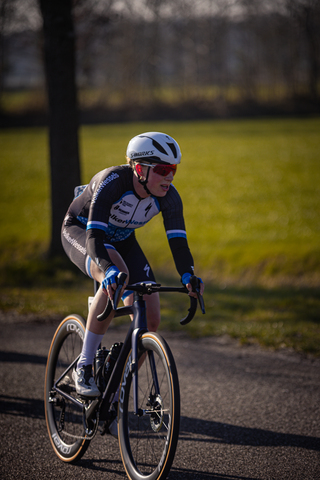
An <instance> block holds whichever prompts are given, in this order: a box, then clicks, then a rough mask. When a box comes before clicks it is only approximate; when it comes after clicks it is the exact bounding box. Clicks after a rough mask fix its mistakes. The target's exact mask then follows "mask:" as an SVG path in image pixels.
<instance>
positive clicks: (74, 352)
mask: <svg viewBox="0 0 320 480" xmlns="http://www.w3.org/2000/svg"><path fill="white" fill-rule="evenodd" d="M84 334H85V322H84V320H83V319H82V317H80V316H79V315H69V316H67V317H66V318H65V319H64V320H63V321H62V322H61V323H60V325H59V327H58V328H57V330H56V332H55V334H54V337H53V339H52V342H51V346H50V349H49V354H48V359H47V366H46V374H45V392H44V395H45V396H44V398H45V401H44V403H45V418H46V424H47V429H48V433H49V438H50V441H51V445H52V447H53V450H54V452H55V453H56V455H57V456H58V457H59V458H60V459H61V460H63V461H64V462H69V463H73V462H76V461H77V460H79V459H80V458H81V457H82V455H83V454H84V453H85V451H86V450H87V448H88V446H89V444H90V440H88V439H86V435H85V428H84V425H83V411H82V408H81V407H79V406H77V405H75V404H74V403H72V402H71V401H70V400H68V399H65V398H64V397H63V396H62V395H61V394H59V393H57V392H54V391H53V385H54V383H55V381H57V380H58V379H59V378H60V376H61V375H62V374H63V372H65V371H66V369H67V368H68V366H69V365H71V364H72V362H73V361H74V360H75V359H76V358H77V357H78V355H79V354H80V353H81V349H82V343H83V339H84ZM60 383H61V385H60V387H61V388H62V389H63V390H64V391H65V392H67V393H68V394H70V395H71V396H73V397H75V396H76V392H75V386H74V381H73V380H72V375H71V371H70V372H68V374H67V375H65V376H64V377H63V379H62V380H61V382H60Z"/></svg>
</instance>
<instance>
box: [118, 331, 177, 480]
mask: <svg viewBox="0 0 320 480" xmlns="http://www.w3.org/2000/svg"><path fill="white" fill-rule="evenodd" d="M145 353H146V354H147V355H146V358H145V360H144V362H143V364H142V365H141V367H140V369H139V372H138V392H139V393H138V394H139V405H138V407H139V409H140V413H141V416H138V415H135V413H134V405H133V382H132V373H131V353H130V354H129V356H128V360H127V362H126V366H125V368H124V370H123V374H122V379H121V390H120V395H119V405H118V419H119V420H118V422H119V423H118V429H119V444H120V451H121V456H122V461H123V464H124V467H125V469H126V472H127V475H128V478H130V479H131V480H141V479H146V480H161V479H164V478H166V477H167V475H168V473H169V470H170V468H171V465H172V462H173V459H174V455H175V451H176V446H177V442H178V436H179V426H180V393H179V380H178V374H177V370H176V366H175V362H174V359H173V355H172V353H171V351H170V348H169V346H168V344H167V343H166V342H165V340H164V339H163V338H162V337H161V336H160V335H158V334H157V333H151V332H148V333H145V334H143V335H142V337H141V339H140V340H139V356H141V355H143V354H145ZM152 358H153V359H154V362H153V360H152ZM153 365H155V370H156V376H155V375H154V374H153V372H152V370H153ZM156 380H157V381H156ZM157 383H158V386H157ZM142 412H143V413H142Z"/></svg>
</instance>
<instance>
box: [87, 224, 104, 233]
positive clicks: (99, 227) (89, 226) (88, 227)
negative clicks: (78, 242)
mask: <svg viewBox="0 0 320 480" xmlns="http://www.w3.org/2000/svg"><path fill="white" fill-rule="evenodd" d="M91 228H97V229H99V230H103V231H104V232H106V231H107V230H108V225H107V224H106V223H103V222H95V221H92V222H88V223H87V230H90V229H91Z"/></svg>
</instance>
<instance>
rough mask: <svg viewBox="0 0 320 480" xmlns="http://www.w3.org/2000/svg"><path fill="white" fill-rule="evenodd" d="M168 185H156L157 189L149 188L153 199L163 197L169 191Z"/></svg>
mask: <svg viewBox="0 0 320 480" xmlns="http://www.w3.org/2000/svg"><path fill="white" fill-rule="evenodd" d="M169 188H170V185H158V186H157V187H154V188H150V192H151V194H152V195H154V196H155V197H164V196H165V195H167V193H168V191H169Z"/></svg>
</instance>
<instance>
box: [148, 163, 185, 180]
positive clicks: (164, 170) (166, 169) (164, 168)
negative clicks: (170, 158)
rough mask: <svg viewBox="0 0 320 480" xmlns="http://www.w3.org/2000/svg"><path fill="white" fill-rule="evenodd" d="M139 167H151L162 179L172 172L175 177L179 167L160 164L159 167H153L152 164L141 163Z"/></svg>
mask: <svg viewBox="0 0 320 480" xmlns="http://www.w3.org/2000/svg"><path fill="white" fill-rule="evenodd" d="M139 165H143V166H144V167H151V168H152V169H153V171H154V173H157V174H158V175H161V176H162V177H166V176H167V175H169V173H170V172H172V173H173V175H174V174H175V173H176V171H177V165H162V164H160V163H158V164H157V165H152V164H150V163H139Z"/></svg>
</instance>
